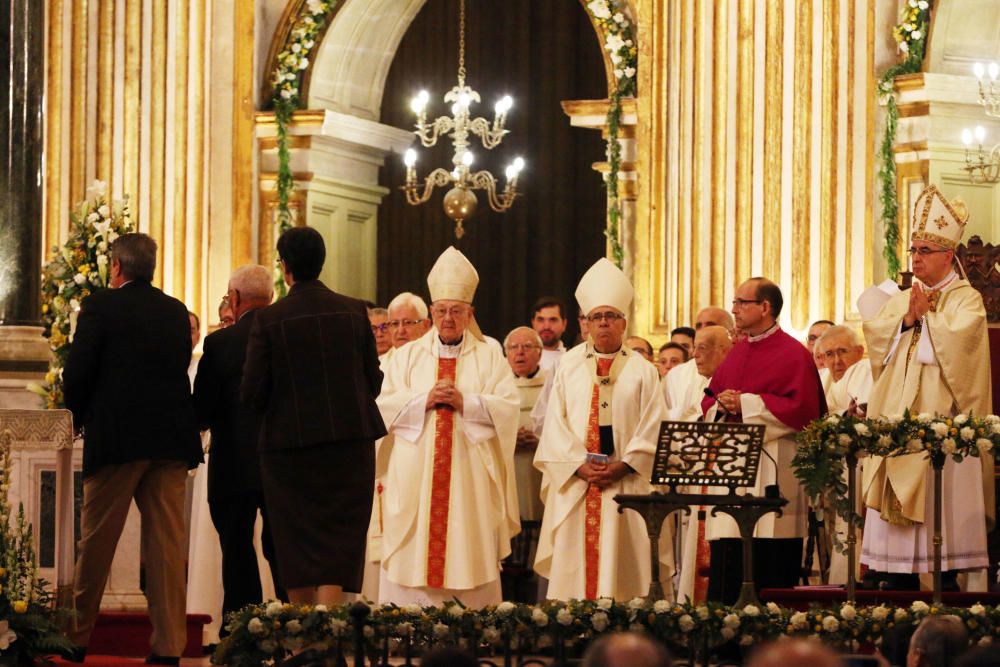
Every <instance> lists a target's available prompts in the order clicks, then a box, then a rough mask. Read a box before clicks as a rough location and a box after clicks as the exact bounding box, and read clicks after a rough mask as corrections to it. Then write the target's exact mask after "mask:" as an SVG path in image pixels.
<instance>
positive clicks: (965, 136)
mask: <svg viewBox="0 0 1000 667" xmlns="http://www.w3.org/2000/svg"><path fill="white" fill-rule="evenodd" d="M962 143H963V144H965V145H966V146H971V145H972V130H970V129H969V128H965V129H964V130H962Z"/></svg>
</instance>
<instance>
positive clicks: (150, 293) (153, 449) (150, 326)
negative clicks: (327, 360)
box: [63, 234, 201, 665]
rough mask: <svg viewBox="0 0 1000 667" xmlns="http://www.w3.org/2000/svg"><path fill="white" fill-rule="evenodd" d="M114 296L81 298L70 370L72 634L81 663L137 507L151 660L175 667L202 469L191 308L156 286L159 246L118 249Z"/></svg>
mask: <svg viewBox="0 0 1000 667" xmlns="http://www.w3.org/2000/svg"><path fill="white" fill-rule="evenodd" d="M110 270H111V277H110V285H111V287H112V288H113V289H110V290H104V291H100V292H96V293H95V294H92V295H91V296H90V297H88V298H86V299H84V301H83V303H82V305H81V308H80V316H79V319H78V321H77V327H76V334H75V337H74V339H73V346H72V348H71V349H70V353H69V359H68V360H67V362H66V367H65V369H64V370H63V387H64V390H65V396H66V406H67V407H68V408H69V409H70V410H72V411H73V421H74V423H75V424H76V426H77V427H78V428H80V427H82V429H83V434H84V443H83V510H82V514H81V517H80V542H79V557H78V559H77V561H76V573H75V578H74V582H73V597H74V602H75V605H76V611H77V616H76V618H75V621H74V624H73V627H72V628H71V629H70V632H69V637H70V639H71V640H73V642H74V643H76V644H77V645H78V646H80V647H82V649H81V651H80V652H78V653H77V654H76V655H75V656H74V657H75V658H77V659H82V657H83V655H84V654H85V652H86V646H87V643H88V642H89V640H90V633H91V631H92V630H93V628H94V622H95V621H96V619H97V612H98V609H99V608H100V604H101V597H102V596H103V594H104V586H105V584H106V583H107V579H108V573H109V572H110V570H111V560H112V558H113V557H114V554H115V547H116V545H117V543H118V538H119V537H120V536H121V532H122V528H123V527H124V525H125V519H126V517H127V516H128V510H129V506H130V505H131V503H132V500H133V499H135V503H136V505H137V506H138V508H139V512H140V513H141V515H142V557H143V562H144V563H145V566H146V569H145V572H146V589H145V592H146V598H147V600H148V601H149V616H150V620H151V621H152V624H153V636H152V639H151V643H152V655H150V657H149V658H147V662H148V663H151V664H168V665H169V664H177V662H178V659H179V656H180V654H181V652H182V651H183V649H184V644H185V642H186V639H187V632H186V627H185V586H184V562H185V558H186V554H185V551H184V547H185V527H184V491H185V484H186V481H187V471H188V469H189V468H193V467H195V466H197V465H198V463H199V462H201V446H200V442H199V439H198V426H197V423H196V420H195V413H194V405H193V403H192V401H191V389H190V384H189V381H188V375H187V369H188V363H189V362H190V360H191V334H190V327H189V324H188V311H187V308H186V307H185V306H184V304H183V303H181V302H180V301H178V300H177V299H174V298H172V297H169V296H167V295H166V294H164V293H163V292H161V291H160V290H159V289H157V288H155V287H153V286H152V284H151V282H152V280H153V272H154V271H155V270H156V242H155V241H154V240H153V239H152V238H150V237H149V236H147V235H145V234H125V235H122V236H120V237H118V238H117V239H116V240H115V242H114V243H113V244H112V245H111V266H110Z"/></svg>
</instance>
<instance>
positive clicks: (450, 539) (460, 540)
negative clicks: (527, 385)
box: [376, 248, 520, 608]
mask: <svg viewBox="0 0 1000 667" xmlns="http://www.w3.org/2000/svg"><path fill="white" fill-rule="evenodd" d="M478 284H479V275H478V274H477V273H476V269H475V268H474V267H473V266H472V264H471V263H470V262H469V260H468V259H466V258H465V256H464V255H462V253H460V252H459V251H458V250H456V249H455V248H448V249H447V250H445V251H444V253H443V254H442V255H441V257H439V258H438V260H437V262H436V263H435V264H434V267H433V268H432V269H431V272H430V274H429V275H428V276H427V286H428V287H429V288H430V294H431V299H432V303H431V317H432V319H433V324H434V326H433V328H432V329H431V330H430V331H428V332H427V333H426V334H424V335H423V336H422V337H421V338H419V339H417V340H415V341H413V342H411V343H409V344H407V345H404V346H403V347H400V348H398V349H397V350H396V351H395V352H394V353H393V355H392V357H391V359H390V360H389V363H388V364H387V365H386V367H385V381H384V382H383V385H382V394H381V395H380V396H379V398H378V406H379V409H380V410H381V411H382V416H383V419H384V421H385V423H386V425H387V428H388V430H389V433H388V435H386V437H385V438H384V439H383V440H382V442H381V444H380V445H379V452H378V457H377V462H376V465H377V470H376V475H377V476H378V477H379V479H382V480H383V481H384V485H385V488H384V491H383V496H382V522H383V524H382V525H383V537H382V569H381V577H380V583H379V598H380V601H381V602H395V603H397V604H409V603H416V604H424V605H429V604H434V605H441V604H444V603H445V602H447V601H450V600H452V599H453V598H458V599H459V600H461V601H462V603H463V604H465V605H467V606H469V607H472V608H479V607H483V606H486V605H489V604H496V603H499V602H500V601H501V594H500V560H501V559H503V558H504V557H506V556H507V555H508V554H509V553H510V538H511V537H512V536H514V535H515V534H517V533H518V531H519V530H520V519H519V515H518V506H517V489H516V486H515V477H514V447H515V442H516V439H517V427H518V420H519V411H520V404H519V397H518V393H517V387H516V386H515V384H514V376H513V374H512V373H511V371H510V366H508V364H507V361H506V360H505V359H504V357H503V355H502V354H501V353H500V352H499V350H498V348H497V347H496V346H493V345H489V344H487V343H486V342H485V341H484V340H483V337H482V334H481V333H480V332H479V328H478V326H476V323H475V319H474V313H473V308H472V298H473V296H474V295H475V293H476V287H477V286H478Z"/></svg>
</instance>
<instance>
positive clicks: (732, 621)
mask: <svg viewBox="0 0 1000 667" xmlns="http://www.w3.org/2000/svg"><path fill="white" fill-rule="evenodd" d="M722 624H723V625H725V626H726V627H727V628H734V629H735V628H738V627H740V617H739V616H737V615H736V614H728V615H727V616H726V617H725V618H724V619H722Z"/></svg>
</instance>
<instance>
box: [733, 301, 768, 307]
mask: <svg viewBox="0 0 1000 667" xmlns="http://www.w3.org/2000/svg"><path fill="white" fill-rule="evenodd" d="M748 303H756V304H761V303H764V301H763V299H733V308H742V307H743V306H745V305H747V304H748Z"/></svg>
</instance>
